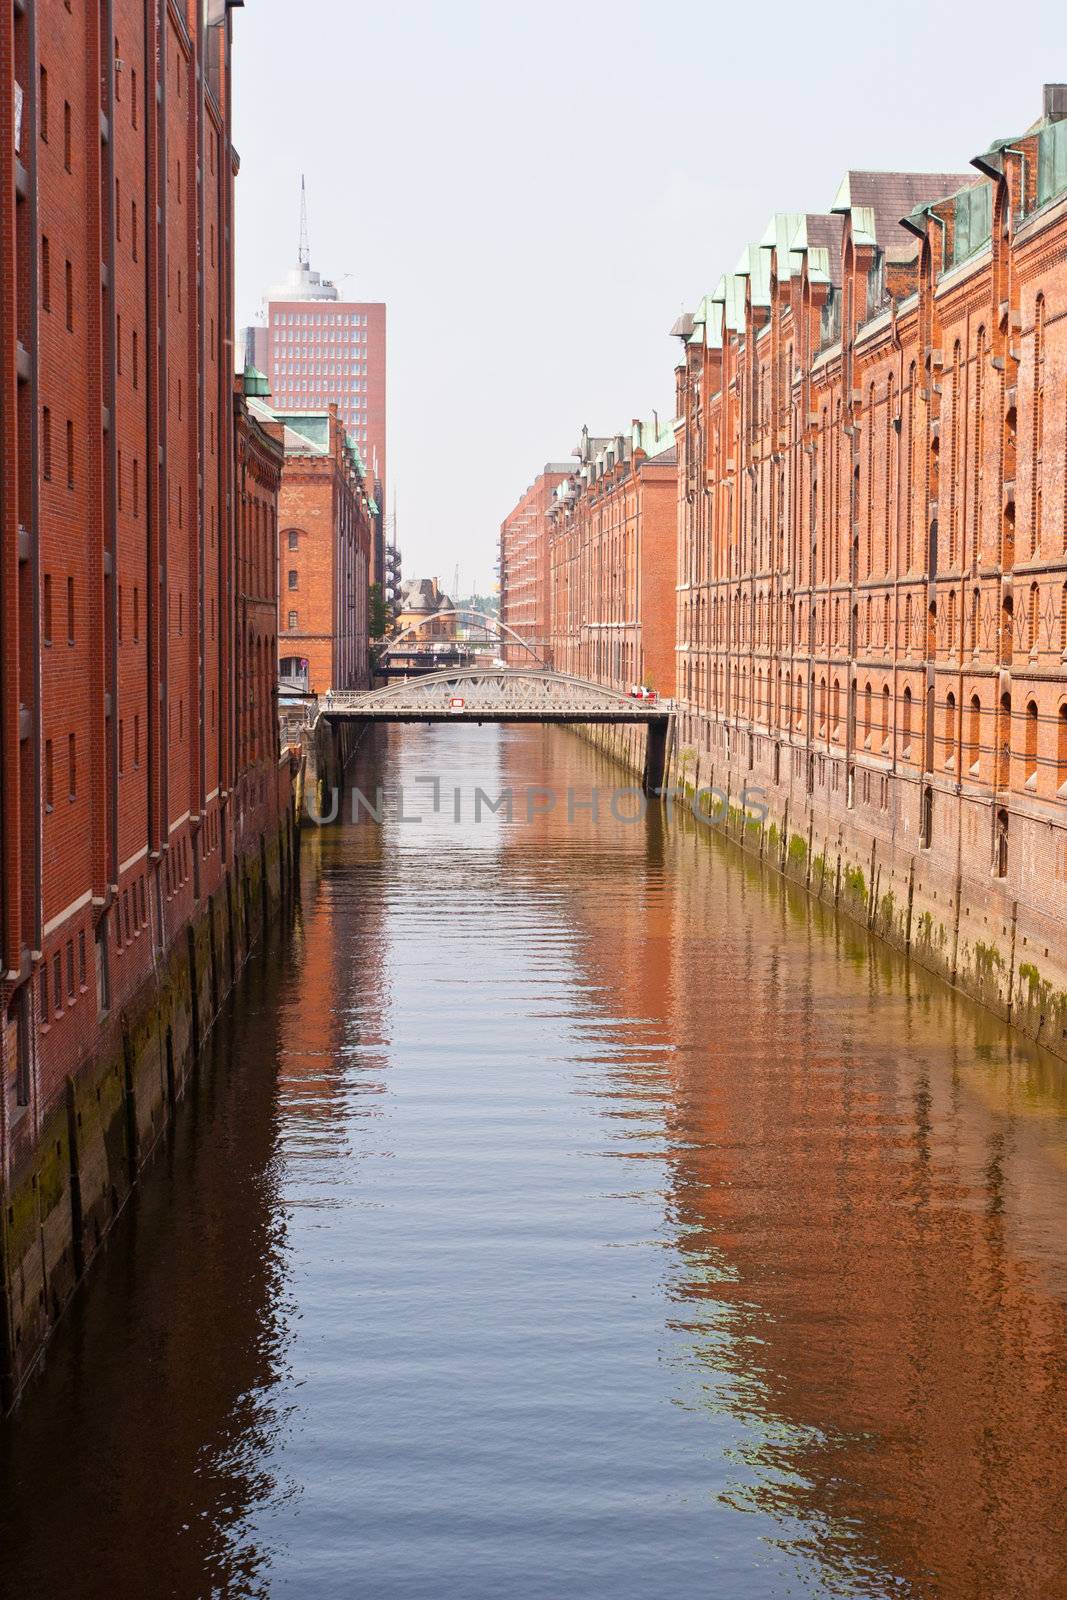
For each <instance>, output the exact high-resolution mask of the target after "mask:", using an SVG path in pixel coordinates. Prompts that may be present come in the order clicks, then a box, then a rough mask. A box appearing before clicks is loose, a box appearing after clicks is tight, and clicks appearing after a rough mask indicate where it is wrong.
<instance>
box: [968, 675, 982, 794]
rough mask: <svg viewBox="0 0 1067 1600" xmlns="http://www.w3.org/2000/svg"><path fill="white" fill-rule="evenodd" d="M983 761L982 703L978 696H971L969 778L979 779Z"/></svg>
mask: <svg viewBox="0 0 1067 1600" xmlns="http://www.w3.org/2000/svg"><path fill="white" fill-rule="evenodd" d="M981 759H982V702H981V700H980V699H979V698H978V696H977V695H976V694H972V696H971V713H970V718H969V721H968V725H967V768H968V773H969V776H970V777H972V778H977V777H978V776H979V773H980V772H981Z"/></svg>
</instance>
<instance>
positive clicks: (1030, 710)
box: [1024, 700, 1038, 789]
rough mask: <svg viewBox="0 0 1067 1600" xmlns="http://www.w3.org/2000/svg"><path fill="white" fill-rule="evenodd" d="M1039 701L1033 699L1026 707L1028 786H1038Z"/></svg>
mask: <svg viewBox="0 0 1067 1600" xmlns="http://www.w3.org/2000/svg"><path fill="white" fill-rule="evenodd" d="M1037 720H1038V719H1037V702H1036V701H1035V700H1031V701H1029V702H1028V703H1027V707H1026V748H1025V760H1024V765H1025V768H1026V787H1027V788H1028V789H1036V788H1037Z"/></svg>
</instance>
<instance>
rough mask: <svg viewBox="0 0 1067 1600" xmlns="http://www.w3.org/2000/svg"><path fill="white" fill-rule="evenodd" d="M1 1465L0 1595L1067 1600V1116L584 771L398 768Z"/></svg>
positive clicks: (985, 1023)
mask: <svg viewBox="0 0 1067 1600" xmlns="http://www.w3.org/2000/svg"><path fill="white" fill-rule="evenodd" d="M359 762H360V765H359V767H358V768H357V771H356V773H355V775H354V776H355V778H356V781H358V782H360V783H361V785H362V786H363V787H364V788H365V789H367V791H368V792H370V791H371V790H372V789H373V785H374V783H375V781H376V779H377V775H378V773H379V772H381V771H384V772H385V773H387V774H388V776H389V777H390V778H391V779H399V780H400V781H401V782H403V783H405V784H406V785H408V786H409V791H410V793H411V794H413V795H414V794H416V793H421V794H422V795H423V796H425V795H426V794H427V793H428V791H427V790H426V789H425V788H424V789H422V790H421V791H420V790H418V789H417V787H416V785H415V782H414V780H415V779H416V778H417V777H418V776H420V775H427V774H431V773H437V774H438V775H440V776H441V778H442V804H441V808H440V810H439V811H438V812H436V813H434V812H433V811H432V809H431V808H429V807H428V806H427V805H426V804H425V802H424V801H423V802H422V803H420V804H419V805H418V806H417V808H416V807H415V806H413V807H412V808H411V809H412V810H414V809H418V811H419V812H420V814H421V815H422V816H423V821H422V822H421V823H420V824H418V825H414V824H405V823H402V822H400V821H399V820H397V819H396V817H395V816H393V817H391V818H390V819H389V820H387V822H386V824H385V825H384V826H383V827H382V828H378V827H373V826H366V825H364V826H360V827H353V826H351V825H350V824H347V823H346V824H344V825H340V826H337V827H333V828H329V829H324V830H322V831H321V832H318V831H316V832H315V833H314V834H313V835H312V836H311V838H310V839H309V840H308V841H307V842H306V846H305V852H304V862H303V886H302V895H301V905H300V908H299V913H298V916H297V920H296V925H295V928H294V930H293V935H292V939H291V942H290V944H289V945H288V946H287V953H286V959H285V961H284V962H282V963H279V962H274V963H272V964H270V965H269V966H267V967H266V968H265V969H263V970H257V971H255V972H253V973H252V974H251V975H250V979H249V983H248V984H247V986H246V988H245V991H244V993H243V994H242V996H241V997H240V1000H239V1002H238V1005H237V1007H236V1009H235V1012H234V1016H233V1024H232V1029H231V1031H230V1033H229V1034H226V1033H224V1034H223V1035H221V1036H220V1039H219V1041H218V1044H217V1047H216V1048H217V1051H218V1060H217V1061H216V1062H215V1063H214V1065H213V1067H212V1069H211V1071H209V1072H206V1073H205V1074H204V1075H203V1076H204V1082H203V1084H202V1086H201V1090H200V1093H199V1094H198V1095H197V1096H196V1097H195V1098H194V1099H193V1101H192V1102H191V1103H190V1106H189V1108H188V1112H187V1114H186V1116H185V1118H184V1119H183V1122H182V1126H181V1128H180V1129H179V1131H178V1135H177V1137H176V1139H175V1141H174V1145H173V1148H172V1150H171V1151H170V1153H169V1154H168V1156H167V1158H166V1162H165V1163H164V1164H161V1167H163V1166H169V1167H171V1168H173V1172H167V1171H165V1170H161V1171H160V1172H159V1173H157V1174H156V1175H155V1176H154V1178H153V1181H152V1183H151V1184H149V1185H148V1186H146V1188H145V1190H144V1192H143V1194H142V1196H141V1197H140V1200H139V1203H138V1206H137V1208H136V1210H135V1211H134V1212H133V1213H132V1214H131V1217H130V1218H129V1219H128V1221H127V1224H126V1225H125V1226H124V1228H123V1229H121V1230H120V1232H119V1234H118V1235H117V1236H116V1239H115V1241H114V1243H113V1245H112V1247H111V1248H110V1250H109V1251H108V1253H107V1259H106V1261H105V1263H104V1264H103V1267H102V1270H101V1272H100V1273H99V1274H98V1275H97V1281H96V1282H95V1283H94V1285H93V1289H92V1293H91V1294H89V1295H87V1296H86V1297H85V1298H84V1300H83V1301H82V1303H81V1304H80V1306H79V1307H78V1308H77V1310H76V1312H75V1314H74V1315H73V1316H72V1317H71V1318H70V1320H69V1322H68V1324H67V1327H66V1328H65V1329H64V1330H63V1332H62V1335H61V1337H60V1339H59V1340H58V1341H57V1344H56V1348H55V1352H54V1354H53V1356H52V1359H51V1361H50V1366H49V1370H48V1371H47V1373H46V1374H45V1375H44V1376H43V1378H42V1380H41V1382H40V1383H39V1384H37V1385H35V1388H34V1391H33V1393H32V1395H31V1397H30V1400H29V1403H28V1404H27V1405H26V1406H25V1407H24V1409H23V1412H22V1414H21V1416H20V1417H19V1418H18V1419H17V1420H16V1422H15V1424H14V1425H13V1426H12V1427H11V1428H10V1429H8V1430H7V1434H6V1438H5V1442H4V1455H3V1458H2V1466H3V1469H4V1472H5V1493H4V1494H3V1495H0V1532H2V1536H3V1561H2V1565H0V1592H3V1593H5V1594H7V1593H11V1594H16V1593H17V1594H20V1595H22V1594H25V1593H29V1592H34V1591H35V1592H39V1593H46V1594H52V1593H67V1594H72V1595H86V1596H96V1595H101V1596H103V1595H107V1596H109V1597H120V1596H125V1595H130V1596H140V1595H144V1594H155V1593H166V1594H171V1595H174V1596H178V1597H181V1600H184V1597H187V1596H188V1597H192V1596H200V1595H206V1594H220V1595H221V1594H225V1595H275V1594H277V1595H288V1594H292V1595H294V1596H298V1597H300V1600H305V1597H307V1600H320V1597H333V1596H346V1597H347V1596H350V1595H366V1596H368V1597H372V1600H394V1597H404V1600H408V1597H411V1600H414V1597H416V1596H419V1597H423V1596H426V1595H430V1594H432V1595H433V1596H434V1597H435V1600H451V1597H453V1596H455V1597H460V1596H462V1597H464V1600H469V1597H478V1600H482V1597H484V1600H489V1597H494V1600H495V1597H497V1596H503V1595H505V1594H506V1595H508V1596H509V1600H537V1597H541V1596H544V1597H552V1600H557V1597H558V1596H560V1595H568V1596H570V1595H573V1596H578V1597H582V1596H600V1595H611V1596H612V1600H647V1596H649V1595H652V1594H656V1595H665V1596H668V1595H669V1596H686V1597H689V1596H691V1595H696V1594H699V1593H704V1592H711V1593H721V1594H729V1595H731V1596H733V1595H736V1596H743V1597H745V1600H758V1597H763V1596H767V1597H778V1596H786V1595H790V1594H800V1593H803V1594H811V1595H826V1596H838V1595H840V1596H846V1595H847V1596H859V1595H861V1596H870V1597H879V1600H881V1597H884V1596H888V1595H900V1596H916V1597H920V1596H921V1597H924V1600H925V1597H931V1600H932V1597H935V1596H936V1597H938V1600H942V1597H945V1600H957V1597H958V1600H964V1597H967V1600H970V1597H975V1596H977V1597H984V1596H998V1597H999V1596H1001V1595H1005V1596H1007V1595H1010V1596H1012V1597H1015V1596H1019V1597H1024V1596H1034V1597H1039V1596H1040V1597H1044V1596H1052V1595H1057V1594H1060V1593H1063V1592H1067V1567H1065V1557H1064V1552H1065V1551H1067V1528H1065V1526H1064V1521H1065V1514H1064V1509H1063V1508H1064V1506H1065V1504H1067V1494H1065V1490H1067V1483H1065V1481H1064V1479H1065V1476H1067V1468H1065V1467H1064V1465H1063V1463H1064V1461H1065V1459H1067V1448H1065V1446H1067V1439H1065V1437H1064V1434H1065V1424H1064V1411H1063V1403H1062V1402H1063V1377H1064V1362H1065V1354H1067V1327H1065V1317H1064V1305H1065V1300H1067V1272H1065V1267H1067V1259H1065V1258H1067V1245H1065V1242H1064V1228H1063V1223H1064V1216H1065V1212H1067V1203H1065V1186H1064V1171H1065V1155H1067V1139H1065V1130H1067V1117H1065V1110H1067V1093H1065V1085H1064V1074H1063V1072H1062V1069H1061V1068H1060V1067H1059V1066H1058V1065H1057V1064H1056V1063H1054V1062H1051V1061H1050V1060H1049V1059H1048V1058H1047V1057H1043V1056H1041V1055H1040V1054H1039V1053H1038V1052H1036V1051H1033V1050H1030V1049H1028V1048H1025V1047H1021V1046H1019V1045H1014V1046H1013V1045H1011V1044H1010V1043H1009V1042H1008V1040H1007V1038H1006V1036H1005V1034H1004V1032H1003V1030H1002V1029H1000V1027H999V1026H998V1025H997V1024H996V1023H995V1022H993V1021H992V1020H991V1019H989V1018H988V1017H985V1016H984V1015H983V1014H980V1013H978V1012H976V1011H974V1010H973V1009H972V1008H971V1007H969V1006H968V1005H967V1004H966V1003H965V1002H963V1001H961V1000H959V999H958V998H956V997H953V996H951V995H949V994H947V993H946V992H944V991H943V990H942V989H940V988H939V986H938V985H936V984H935V983H934V982H933V981H932V980H931V979H929V978H927V977H925V976H924V975H923V974H919V973H915V972H912V971H909V970H908V969H907V968H906V967H905V966H904V965H903V964H902V963H901V962H899V961H898V960H897V959H896V958H895V957H894V956H892V955H891V954H890V953H889V952H887V951H885V950H884V949H881V948H876V947H873V946H870V945H869V944H868V941H867V939H866V937H865V936H864V935H863V933H862V932H861V931H860V930H857V929H855V928H853V927H852V926H850V925H848V924H843V923H842V924H838V923H836V922H835V921H834V919H833V918H832V917H831V916H829V915H828V914H827V913H826V912H825V911H823V910H821V909H819V908H813V907H811V906H810V905H809V904H808V903H807V901H806V900H805V899H804V898H803V896H800V895H798V894H796V893H795V892H794V891H792V890H788V889H786V888H785V887H783V886H782V885H781V884H780V883H778V882H777V880H775V879H774V878H773V877H771V876H769V875H766V874H764V873H763V872H762V871H761V869H760V868H759V866H758V864H754V863H753V862H751V861H749V860H740V859H738V858H737V857H736V856H733V855H731V854H730V853H729V852H728V851H727V850H726V849H724V848H723V847H722V846H721V845H720V844H718V843H716V842H714V841H711V840H709V839H708V838H707V837H706V836H705V834H704V831H703V830H699V829H698V828H697V826H696V825H695V824H693V823H688V824H685V823H682V822H676V823H675V824H674V825H673V826H671V827H668V826H666V825H665V823H664V821H663V818H662V817H661V816H659V815H652V816H650V818H649V819H648V821H647V823H646V824H644V825H641V826H633V825H627V824H623V823H619V822H616V821H613V820H612V818H611V816H610V812H609V811H607V810H606V809H605V808H603V807H602V809H601V815H600V819H599V821H598V822H597V823H595V824H594V822H593V821H592V819H591V818H590V817H589V815H588V813H587V812H583V811H581V810H577V811H575V812H574V814H573V816H572V817H571V819H570V820H568V816H567V809H566V806H565V804H560V805H558V806H557V808H556V809H555V810H554V811H553V812H552V813H550V814H548V815H542V816H539V817H538V818H536V819H535V820H534V821H533V822H532V823H527V822H526V821H525V820H524V818H523V811H524V808H523V807H521V806H517V807H516V812H515V818H516V820H514V821H513V822H511V823H509V822H508V821H507V820H506V819H505V818H504V817H503V816H501V815H497V816H494V815H492V814H491V813H484V812H483V816H482V820H481V822H480V823H479V824H478V825H477V826H475V825H474V823H473V818H472V815H471V808H470V806H469V805H467V806H465V807H464V808H462V811H461V820H460V821H459V822H457V821H456V820H455V817H454V811H453V807H452V803H451V787H452V785H453V784H459V785H460V786H461V787H462V790H463V792H464V795H465V796H466V797H467V798H468V799H469V797H470V796H472V795H473V790H474V787H475V786H476V785H480V786H481V787H483V788H484V789H485V790H486V792H488V793H490V794H497V793H499V791H500V790H501V789H502V788H504V787H506V786H511V787H512V788H513V789H514V790H515V791H516V793H520V792H522V791H523V790H524V789H525V788H526V786H531V787H536V786H540V785H544V784H546V783H547V784H551V785H556V786H557V787H558V788H559V789H560V790H561V791H563V790H565V789H566V787H567V786H568V785H571V786H575V787H576V788H578V789H581V788H582V787H583V786H591V785H593V784H597V785H599V786H601V787H602V788H604V789H607V788H609V787H610V786H611V785H612V784H613V783H614V782H616V781H617V774H616V773H615V771H614V769H612V768H611V767H610V766H609V765H608V764H607V763H605V762H604V761H603V759H602V758H601V757H599V756H598V755H596V753H595V752H593V751H592V750H590V749H589V748H588V747H586V746H584V745H582V744H581V743H580V742H579V741H578V740H577V739H575V738H574V737H573V736H572V735H569V734H567V733H563V732H559V731H556V732H549V731H541V730H536V729H494V728H485V729H475V728H466V727H464V728H459V727H446V728H433V729H411V730H405V731H403V732H401V731H394V732H392V733H390V734H388V735H381V736H379V738H378V739H377V741H376V742H374V743H369V744H368V745H367V747H366V748H365V749H364V750H363V751H362V752H361V753H360V757H359Z"/></svg>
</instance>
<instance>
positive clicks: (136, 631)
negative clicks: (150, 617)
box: [133, 584, 141, 644]
mask: <svg viewBox="0 0 1067 1600" xmlns="http://www.w3.org/2000/svg"><path fill="white" fill-rule="evenodd" d="M140 602H141V595H140V590H139V589H138V588H137V586H136V584H135V585H134V590H133V642H134V644H137V643H138V642H139V641H140V637H141V615H140V612H141V603H140Z"/></svg>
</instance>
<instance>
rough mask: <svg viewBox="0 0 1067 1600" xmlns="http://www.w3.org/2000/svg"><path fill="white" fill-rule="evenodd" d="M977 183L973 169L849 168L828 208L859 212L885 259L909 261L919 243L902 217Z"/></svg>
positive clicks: (865, 229)
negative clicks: (908, 229)
mask: <svg viewBox="0 0 1067 1600" xmlns="http://www.w3.org/2000/svg"><path fill="white" fill-rule="evenodd" d="M977 182H978V178H977V176H976V175H975V173H974V172H859V171H850V172H846V173H845V176H844V177H843V178H842V180H841V183H840V185H839V187H838V190H837V194H836V195H835V197H834V203H833V205H832V206H831V207H830V209H831V211H836V212H840V213H842V214H844V213H847V212H850V211H852V212H857V211H858V212H860V213H861V217H860V219H859V220H860V222H861V226H862V227H863V230H864V232H869V233H870V234H871V236H872V238H873V241H874V242H875V243H876V244H877V245H879V247H880V248H881V249H882V250H884V251H885V254H886V258H887V259H888V260H890V261H910V260H912V259H913V258H914V256H915V254H916V252H917V251H918V248H919V242H918V240H917V239H916V238H915V235H914V234H912V233H909V232H908V231H907V229H906V228H902V227H901V225H900V219H901V217H906V216H908V215H909V214H910V213H911V212H912V211H914V210H915V209H916V207H917V206H921V205H929V204H930V202H931V201H934V200H942V199H944V197H945V196H946V195H950V194H955V192H956V190H957V189H966V188H969V187H970V186H971V184H974V183H977ZM863 213H866V215H863Z"/></svg>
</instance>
